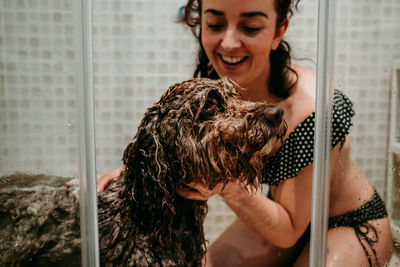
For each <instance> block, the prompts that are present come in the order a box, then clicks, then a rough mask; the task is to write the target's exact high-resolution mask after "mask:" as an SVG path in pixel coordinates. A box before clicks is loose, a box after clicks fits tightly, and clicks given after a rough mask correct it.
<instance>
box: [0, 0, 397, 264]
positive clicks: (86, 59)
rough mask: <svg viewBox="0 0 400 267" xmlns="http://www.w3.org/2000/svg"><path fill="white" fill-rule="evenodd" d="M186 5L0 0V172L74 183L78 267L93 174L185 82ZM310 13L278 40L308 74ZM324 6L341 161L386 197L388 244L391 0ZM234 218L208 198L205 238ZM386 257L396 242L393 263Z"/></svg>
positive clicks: (86, 256) (94, 257) (88, 246)
mask: <svg viewBox="0 0 400 267" xmlns="http://www.w3.org/2000/svg"><path fill="white" fill-rule="evenodd" d="M185 2H186V1H185V0H115V1H108V0H92V1H78V0H0V176H6V175H9V174H12V173H15V172H27V173H45V174H50V175H57V176H64V177H71V178H72V177H73V176H76V175H78V176H79V177H81V179H82V181H81V183H82V184H81V187H82V188H81V191H82V194H81V201H82V202H84V204H82V205H81V207H82V209H83V212H84V214H85V215H84V216H82V217H83V218H82V220H83V221H82V225H81V228H82V229H83V233H84V234H83V236H82V242H83V246H82V248H83V250H82V252H83V253H82V255H83V262H84V263H85V265H90V266H97V265H98V252H97V250H98V242H97V240H96V238H97V237H96V235H97V227H96V221H97V220H96V206H95V200H96V197H95V174H96V173H102V172H106V171H109V170H111V169H114V168H116V167H119V166H121V157H122V152H123V150H124V148H125V146H126V145H127V144H128V143H129V141H130V140H131V139H132V138H133V136H134V134H135V132H136V129H137V126H138V124H139V122H140V119H141V118H142V116H143V114H144V112H145V109H146V107H147V106H149V105H151V104H152V103H153V102H154V101H155V100H157V99H158V98H159V96H160V95H161V94H162V92H163V91H164V90H165V89H166V88H167V87H168V86H169V85H170V84H172V83H175V82H177V81H182V80H184V79H188V78H190V77H191V76H192V72H193V69H194V64H195V57H196V51H197V44H196V42H195V40H194V38H193V36H192V34H191V32H190V31H189V29H188V28H187V27H185V26H184V25H183V24H181V23H179V22H178V20H179V17H180V15H181V13H180V12H181V7H182V6H184V5H185ZM320 2H321V3H326V4H327V3H328V2H325V1H320ZM319 8H320V10H321V6H318V1H317V0H309V1H303V2H300V6H299V10H298V11H296V12H295V14H294V17H293V18H292V20H291V21H290V27H289V30H288V33H287V40H288V42H289V43H290V44H291V46H292V48H293V59H294V62H295V63H296V64H299V65H301V66H304V67H307V68H310V69H312V70H314V71H317V70H319V68H320V67H321V63H320V61H318V58H317V48H318V47H319V45H321V42H324V41H323V40H321V39H318V34H317V33H318V26H317V25H318V10H319ZM330 8H331V9H330V12H332V9H333V11H334V16H333V17H332V19H331V20H328V19H327V18H326V17H325V22H329V23H330V24H329V25H334V26H335V28H334V29H330V32H329V35H330V36H331V37H333V38H331V39H329V36H327V37H326V38H328V39H327V40H328V42H327V44H328V46H327V47H325V48H328V50H327V51H328V53H327V54H326V55H327V56H328V58H325V59H324V61H323V62H325V63H326V62H327V63H328V64H327V69H328V71H329V73H331V74H333V76H331V77H330V78H329V77H328V78H329V79H328V81H331V82H332V86H334V87H335V88H338V89H341V90H342V91H344V92H345V93H346V95H348V96H349V98H350V99H351V100H352V101H353V103H354V108H355V111H356V116H355V119H354V120H353V123H354V125H353V127H352V130H351V135H350V136H351V139H352V158H353V160H354V162H355V164H356V165H357V166H358V167H359V168H360V170H361V171H362V172H363V173H364V174H365V176H366V177H368V179H369V180H370V182H371V183H372V184H373V185H374V186H375V188H376V189H377V191H378V192H379V193H380V195H381V196H382V197H384V199H385V200H386V204H387V208H388V212H389V214H390V217H391V223H392V229H393V236H394V239H395V243H396V244H398V243H397V242H399V240H400V192H399V188H400V114H399V113H400V111H399V106H400V105H399V104H400V103H399V102H400V97H399V95H400V92H399V91H400V78H399V77H400V63H399V62H400V61H399V60H400V2H399V1H396V0H385V1H383V0H367V1H346V0H338V1H335V7H333V6H330ZM327 10H329V9H327ZM326 16H328V15H326ZM318 40H319V41H318ZM333 40H334V41H333ZM325 41H326V39H325ZM333 42H334V43H333ZM333 44H334V45H333ZM331 45H333V46H331ZM320 51H321V50H320ZM319 57H320V56H319ZM329 57H330V58H331V59H329ZM319 59H320V60H321V57H320V58H319ZM317 62H318V63H319V64H317ZM329 68H331V70H332V71H330V70H329ZM319 74H320V75H321V71H319ZM325 74H326V73H325ZM325 78H326V77H325ZM321 90H322V89H321ZM326 97H327V96H326V95H325V96H324V95H322V96H321V99H326ZM321 99H320V100H319V101H321ZM328 102H329V101H328ZM321 116H324V115H323V114H322V113H321ZM322 143H323V142H322ZM320 166H322V167H323V166H324V161H323V160H322V161H321V163H320ZM322 173H323V170H322ZM21 186H22V185H21ZM314 196H315V198H316V201H317V200H318V199H317V198H318V197H321V196H322V195H318V194H317V195H314ZM1 205H2V203H0V206H1ZM0 216H1V215H0ZM234 219H235V215H234V213H233V212H232V211H230V210H229V209H228V208H227V207H226V206H225V204H224V203H223V201H222V200H221V199H220V198H219V197H214V198H212V199H211V200H210V201H209V213H208V216H207V218H206V223H205V231H206V238H207V239H208V240H210V242H212V241H213V240H215V239H216V237H217V236H218V235H219V234H220V233H221V232H222V231H223V230H224V229H225V228H226V227H227V225H229V224H230V223H231V222H232V221H233V220H234ZM397 253H398V246H397V250H396V246H395V250H394V257H393V259H392V263H391V264H392V266H395V264H396V263H399V262H400V261H399V260H398V259H397V256H396V255H397Z"/></svg>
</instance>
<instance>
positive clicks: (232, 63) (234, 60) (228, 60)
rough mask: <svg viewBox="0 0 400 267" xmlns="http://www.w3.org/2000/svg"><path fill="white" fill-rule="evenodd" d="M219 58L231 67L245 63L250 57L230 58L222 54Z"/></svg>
mask: <svg viewBox="0 0 400 267" xmlns="http://www.w3.org/2000/svg"><path fill="white" fill-rule="evenodd" d="M219 57H220V58H221V60H222V62H223V63H224V64H227V65H229V66H237V65H239V64H240V63H242V62H243V61H245V60H246V59H247V58H248V57H247V56H244V57H228V56H223V55H221V54H219Z"/></svg>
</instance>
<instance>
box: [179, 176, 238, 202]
mask: <svg viewBox="0 0 400 267" xmlns="http://www.w3.org/2000/svg"><path fill="white" fill-rule="evenodd" d="M236 190H245V189H244V187H243V186H242V185H240V183H239V181H235V182H230V183H227V184H226V185H225V186H224V185H223V184H217V185H216V186H215V187H214V188H213V189H212V190H210V189H209V188H208V186H207V185H206V184H204V183H203V182H191V183H189V184H186V185H184V186H183V187H180V188H178V189H177V190H176V192H177V193H178V194H179V195H181V196H182V197H184V198H187V199H191V200H202V201H206V200H208V199H209V198H211V197H212V196H214V195H216V194H218V195H220V196H221V197H225V196H226V194H228V195H230V194H232V193H233V194H234V192H237V191H236Z"/></svg>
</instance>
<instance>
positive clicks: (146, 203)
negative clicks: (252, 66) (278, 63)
mask: <svg viewBox="0 0 400 267" xmlns="http://www.w3.org/2000/svg"><path fill="white" fill-rule="evenodd" d="M240 90H243V89H242V88H240V87H239V86H238V85H237V84H236V83H234V82H233V81H231V80H229V79H227V78H224V79H221V80H210V79H205V78H201V79H200V78H197V79H191V80H188V81H185V82H181V83H177V84H175V85H172V86H171V87H170V88H169V89H168V90H167V91H166V92H165V93H164V95H163V96H162V97H161V99H160V100H159V101H158V102H157V103H155V104H154V105H153V106H151V107H150V108H148V109H147V111H146V113H145V115H144V117H143V119H142V121H141V124H140V126H139V128H138V131H137V134H136V136H135V138H134V139H133V141H132V142H131V143H130V144H129V145H128V146H127V147H126V149H125V151H124V154H123V159H122V161H123V163H124V166H125V170H124V172H123V173H122V175H121V178H118V179H114V182H113V183H112V184H111V185H110V186H109V187H108V188H107V190H106V191H105V192H104V193H99V194H98V221H99V243H100V262H101V266H201V261H202V258H203V256H204V254H205V252H206V240H205V238H204V231H203V221H204V218H205V216H206V213H207V206H206V202H204V201H193V200H187V199H184V198H183V197H181V196H180V195H179V194H177V193H176V189H177V188H179V187H184V185H185V184H187V183H189V182H193V181H202V182H204V183H206V185H208V186H209V188H210V189H212V188H213V187H215V186H216V185H217V184H219V183H223V184H226V183H228V182H233V181H236V180H240V182H241V183H242V184H243V185H244V186H245V185H252V186H254V187H257V186H258V183H259V181H260V180H261V178H262V170H263V168H264V165H265V164H264V163H265V160H266V158H267V157H268V155H270V154H271V153H272V152H273V150H274V149H275V147H276V143H277V142H279V140H280V139H281V137H282V136H283V135H284V134H285V131H286V126H285V123H284V121H283V118H282V117H283V111H282V110H281V109H280V108H278V107H276V106H274V105H268V104H265V103H261V102H247V101H242V100H241V99H240V94H239V92H240ZM69 179H70V178H63V177H56V176H50V175H33V174H26V173H16V174H13V175H9V176H5V177H2V178H1V179H0V216H1V217H0V265H2V266H56V265H59V266H62V265H68V266H79V265H80V263H81V262H80V261H81V252H80V214H79V194H78V187H71V188H66V187H65V182H66V181H68V180H69Z"/></svg>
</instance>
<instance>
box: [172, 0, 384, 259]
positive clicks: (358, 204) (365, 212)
mask: <svg viewBox="0 0 400 267" xmlns="http://www.w3.org/2000/svg"><path fill="white" fill-rule="evenodd" d="M297 4H298V1H289V0H288V1H284V0H283V1H282V0H253V1H241V0H201V1H198V0H197V1H196V0H190V1H189V2H188V5H187V6H186V14H185V21H186V23H187V24H188V25H189V26H190V27H191V28H192V31H193V32H194V33H195V36H196V37H197V39H198V41H199V44H200V50H199V54H198V63H199V64H198V65H197V68H196V70H195V73H194V76H199V77H211V78H219V77H225V76H227V77H229V78H231V79H233V80H234V81H236V82H237V83H238V84H240V85H241V86H242V87H243V88H245V90H244V91H243V92H241V97H242V98H243V99H245V100H249V101H264V102H267V103H270V104H276V105H278V106H279V107H281V108H282V109H283V110H284V112H285V114H284V119H285V120H286V122H287V124H288V132H287V134H286V136H285V138H284V142H283V144H282V146H281V147H280V148H279V149H278V151H277V152H276V154H275V155H274V156H272V157H271V158H270V159H269V165H267V167H266V170H265V173H263V177H260V178H261V179H262V181H263V183H266V184H269V186H270V191H269V194H268V197H265V196H263V195H262V194H261V193H260V192H256V193H255V194H253V193H249V192H252V191H251V190H250V189H249V188H248V190H244V189H243V186H240V185H238V184H235V183H232V184H228V185H226V186H225V187H224V189H221V188H217V189H215V188H214V189H213V190H210V189H209V188H207V187H206V186H204V185H201V184H199V183H197V184H189V185H188V186H189V187H191V189H190V190H180V191H179V193H180V194H181V195H182V196H184V197H186V198H189V199H200V200H207V199H209V198H210V197H211V196H213V195H214V194H219V195H220V196H221V197H222V198H223V200H224V201H225V203H226V204H227V205H228V206H229V207H230V208H231V209H232V210H233V211H234V212H235V213H236V215H237V217H238V220H237V221H235V222H234V223H233V224H232V225H231V226H230V227H229V228H228V229H227V230H226V231H225V232H224V233H223V234H222V235H221V236H220V237H219V238H218V239H217V240H216V241H215V242H214V243H213V244H212V245H211V246H210V248H209V250H208V253H207V257H206V259H205V265H206V266H242V265H243V266H266V265H267V266H288V265H295V266H308V262H309V260H308V253H309V226H310V219H311V190H312V189H311V184H312V168H313V142H314V132H313V128H314V119H315V117H314V106H315V104H314V98H315V74H314V73H313V72H311V71H309V70H307V69H304V68H301V67H299V66H297V65H294V64H292V63H291V61H290V46H289V45H288V43H287V42H285V41H284V40H283V38H284V35H285V32H286V30H287V28H288V26H289V19H290V17H291V15H292V8H294V7H296V6H297ZM334 99H335V100H334V107H333V118H334V121H333V126H332V136H333V137H334V138H333V140H332V151H331V166H332V172H331V175H330V180H331V191H330V200H331V203H330V210H329V217H330V219H329V222H330V224H329V229H330V230H329V231H328V241H327V242H328V248H329V249H328V255H327V261H328V265H329V266H367V265H370V266H379V265H383V264H385V262H387V261H388V259H389V258H390V254H391V247H392V243H391V242H392V241H391V233H390V226H389V221H388V218H387V212H386V210H385V207H384V204H383V202H382V200H381V198H380V197H379V195H378V194H377V192H376V191H375V190H374V188H373V186H372V185H371V184H370V183H369V182H368V180H367V179H366V178H365V176H364V175H363V174H362V173H361V172H360V171H359V170H358V169H357V167H356V166H355V165H354V164H353V163H352V160H351V158H350V145H349V142H350V141H349V138H348V134H349V132H350V128H351V126H352V122H351V119H352V117H353V116H354V110H353V106H352V103H351V101H350V100H349V99H348V98H347V97H346V96H345V95H344V94H343V93H342V92H340V91H335V97H334ZM360 212H361V214H362V215H357V214H359V213H360ZM239 240H240V242H238V241H239ZM343 240H345V242H343ZM349 252H350V253H349Z"/></svg>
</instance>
